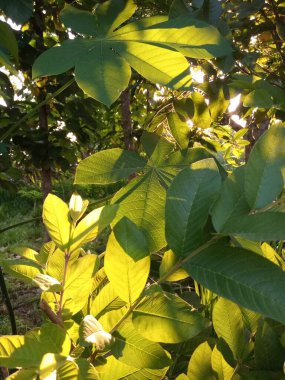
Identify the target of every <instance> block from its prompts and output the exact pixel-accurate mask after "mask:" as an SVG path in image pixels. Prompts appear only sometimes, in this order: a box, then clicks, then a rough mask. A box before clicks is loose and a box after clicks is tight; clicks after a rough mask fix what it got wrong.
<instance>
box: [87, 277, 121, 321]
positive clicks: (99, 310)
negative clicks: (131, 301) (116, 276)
mask: <svg viewBox="0 0 285 380" xmlns="http://www.w3.org/2000/svg"><path fill="white" fill-rule="evenodd" d="M125 304H126V303H125V301H123V300H121V299H120V298H119V297H118V294H117V293H116V291H115V289H114V286H113V285H112V284H111V283H108V284H107V285H105V286H104V287H103V289H101V290H100V292H99V294H96V296H95V297H94V298H93V299H92V302H91V306H90V313H91V314H92V315H94V316H95V317H97V316H98V315H101V314H104V313H105V312H108V311H110V310H116V309H120V308H121V307H122V306H124V305H125Z"/></svg>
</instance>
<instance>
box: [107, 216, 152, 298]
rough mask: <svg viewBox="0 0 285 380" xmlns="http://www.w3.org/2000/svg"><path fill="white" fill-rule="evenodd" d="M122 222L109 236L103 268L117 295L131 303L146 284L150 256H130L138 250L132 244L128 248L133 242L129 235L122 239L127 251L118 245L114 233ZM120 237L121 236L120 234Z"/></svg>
mask: <svg viewBox="0 0 285 380" xmlns="http://www.w3.org/2000/svg"><path fill="white" fill-rule="evenodd" d="M123 223H124V222H122V223H121V225H120V226H119V229H117V230H114V232H113V233H112V234H111V236H110V237H109V240H108V244H107V249H106V253H105V259H104V268H105V271H106V274H107V276H108V279H109V281H110V282H111V284H112V285H113V287H114V289H115V291H116V293H117V295H118V296H119V297H120V298H121V299H122V300H123V301H126V302H128V303H130V304H132V303H133V302H134V301H135V300H136V299H137V298H138V297H139V296H140V294H141V292H142V291H143V289H144V287H145V285H146V282H147V279H148V275H149V270H150V257H149V256H146V255H144V256H145V257H143V258H140V259H138V257H137V256H135V258H133V257H132V256H131V255H132V254H137V252H139V251H137V250H133V246H131V249H129V244H131V245H132V244H133V241H132V237H131V236H126V241H124V247H126V248H127V249H128V251H125V249H124V247H122V245H120V243H119V242H118V240H117V239H116V235H117V232H118V231H119V232H120V227H122V225H123ZM120 237H121V238H122V237H123V236H122V235H120ZM129 242H130V243H129ZM139 253H140V252H139Z"/></svg>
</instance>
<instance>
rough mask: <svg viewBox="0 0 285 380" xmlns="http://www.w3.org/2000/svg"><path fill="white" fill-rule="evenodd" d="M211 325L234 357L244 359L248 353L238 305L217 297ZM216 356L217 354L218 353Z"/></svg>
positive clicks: (243, 325)
mask: <svg viewBox="0 0 285 380" xmlns="http://www.w3.org/2000/svg"><path fill="white" fill-rule="evenodd" d="M213 325H214V329H215V331H216V334H217V335H218V337H220V338H222V339H223V340H224V341H225V342H226V343H227V344H228V346H229V347H230V349H231V351H232V353H233V356H234V358H235V359H236V360H242V359H244V358H245V356H246V355H247V354H248V341H246V334H245V324H244V321H243V316H242V312H241V309H240V308H239V306H238V305H236V304H234V303H233V302H231V301H229V300H226V299H224V298H219V300H218V302H217V303H216V304H215V306H214V310H213ZM248 340H249V337H248ZM217 356H219V355H218V353H217ZM221 360H222V358H221Z"/></svg>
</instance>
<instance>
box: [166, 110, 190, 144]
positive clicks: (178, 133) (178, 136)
mask: <svg viewBox="0 0 285 380" xmlns="http://www.w3.org/2000/svg"><path fill="white" fill-rule="evenodd" d="M167 121H168V125H169V128H170V130H171V133H172V135H173V137H174V138H175V140H176V141H177V143H178V145H179V147H180V148H181V149H187V148H188V144H189V135H190V127H189V125H188V124H187V123H186V122H185V121H184V120H181V118H180V117H179V116H178V114H177V113H174V112H171V113H169V114H168V115H167Z"/></svg>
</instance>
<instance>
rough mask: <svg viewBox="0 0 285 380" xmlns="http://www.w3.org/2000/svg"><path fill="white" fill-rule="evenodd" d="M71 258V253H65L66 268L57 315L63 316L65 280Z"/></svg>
mask: <svg viewBox="0 0 285 380" xmlns="http://www.w3.org/2000/svg"><path fill="white" fill-rule="evenodd" d="M69 259H70V254H69V253H65V256H64V269H63V278H62V284H61V285H62V291H61V292H60V299H59V310H58V312H57V315H58V316H59V317H60V318H61V314H62V306H63V304H62V303H63V295H64V286H65V281H66V273H67V267H68V262H69Z"/></svg>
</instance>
